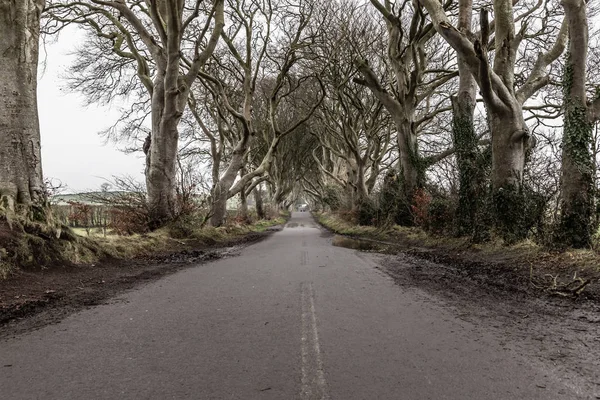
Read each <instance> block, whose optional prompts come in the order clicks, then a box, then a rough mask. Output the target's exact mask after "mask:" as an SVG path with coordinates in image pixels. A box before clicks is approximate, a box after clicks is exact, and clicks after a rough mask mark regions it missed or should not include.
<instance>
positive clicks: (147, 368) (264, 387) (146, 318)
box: [0, 213, 585, 400]
mask: <svg viewBox="0 0 600 400" xmlns="http://www.w3.org/2000/svg"><path fill="white" fill-rule="evenodd" d="M325 236H326V235H324V234H323V231H322V230H320V229H319V228H318V227H317V225H316V224H315V222H314V221H313V220H312V219H311V217H310V216H309V215H308V213H294V215H293V218H292V219H291V220H290V221H289V222H288V224H287V226H286V228H285V229H284V230H282V231H281V232H278V233H276V234H274V235H273V236H271V237H270V238H269V239H267V240H265V241H263V242H261V243H258V244H255V245H252V246H249V247H247V248H245V249H243V250H242V252H241V254H240V255H239V256H237V257H231V258H225V259H221V260H217V261H215V262H212V263H209V264H204V265H199V266H197V267H192V268H189V269H186V270H183V271H180V272H178V273H176V274H174V275H171V276H168V277H166V278H163V279H161V280H159V281H156V282H154V283H150V284H148V285H146V286H143V287H141V288H139V289H137V290H134V291H131V292H128V293H125V294H123V295H121V296H119V297H117V298H115V299H113V300H111V301H110V302H108V304H103V305H100V306H97V307H94V308H91V309H88V310H84V311H82V312H79V313H77V314H74V315H71V316H70V317H68V318H66V319H65V320H63V321H62V322H61V323H59V324H56V325H51V326H47V327H45V328H42V329H40V330H37V331H35V332H31V333H28V334H24V335H21V336H19V337H17V338H12V339H9V340H5V341H3V342H0V398H1V399H11V400H17V399H45V400H46V399H61V400H63V399H78V400H81V399H265V400H266V399H277V400H288V399H290V400H292V399H299V400H308V399H311V400H313V399H332V400H335V399H337V400H354V399H357V400H358V399H361V400H362V399H364V400H371V399H375V400H386V399H394V400H395V399H398V400H424V399H436V400H438V399H461V400H464V399H477V400H485V399H490V400H502V399H519V400H521V399H543V400H551V399H577V398H585V397H580V396H578V394H577V393H576V392H575V391H574V390H575V389H573V388H571V387H570V386H568V384H567V383H566V382H562V380H561V379H558V378H557V377H555V376H553V374H552V373H551V371H549V370H546V369H545V368H544V367H543V366H541V365H540V364H539V363H536V362H533V361H532V360H530V359H528V358H527V357H526V356H525V355H521V354H517V353H516V352H514V351H512V350H510V349H508V348H507V347H506V346H505V344H504V341H503V338H502V337H501V336H499V335H498V334H497V332H494V331H491V330H490V331H488V330H487V329H486V326H483V325H477V324H476V323H472V322H465V321H463V320H461V319H459V318H458V317H457V316H456V315H455V314H456V313H454V312H453V311H452V309H451V308H450V307H445V306H444V304H443V302H442V301H441V300H439V299H436V298H435V297H433V296H430V295H427V294H426V293H424V292H421V291H420V290H418V289H410V290H407V289H403V288H400V287H398V286H396V285H394V283H393V282H392V280H391V279H390V278H388V277H387V276H386V275H385V274H384V273H382V272H380V271H379V270H377V269H376V268H375V267H376V264H375V261H374V260H375V258H373V257H371V256H370V255H368V254H364V253H358V252H356V251H354V250H350V249H345V248H340V247H334V246H332V244H331V238H327V237H325Z"/></svg>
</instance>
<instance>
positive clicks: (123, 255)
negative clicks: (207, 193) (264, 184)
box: [0, 215, 287, 280]
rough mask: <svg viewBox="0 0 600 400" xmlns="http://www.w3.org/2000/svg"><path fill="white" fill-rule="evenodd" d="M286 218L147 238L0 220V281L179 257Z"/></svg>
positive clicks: (191, 224)
mask: <svg viewBox="0 0 600 400" xmlns="http://www.w3.org/2000/svg"><path fill="white" fill-rule="evenodd" d="M286 218H287V216H286V215H281V216H279V217H278V218H274V219H270V220H258V221H254V222H251V223H248V224H241V223H235V222H233V223H230V224H227V225H226V226H222V227H217V228H215V227H210V226H206V227H199V226H198V225H197V223H196V222H195V221H192V220H188V221H178V222H175V223H173V224H171V225H169V226H166V227H164V228H161V229H159V230H156V231H154V232H150V233H146V234H133V235H118V234H114V233H112V232H111V231H110V230H109V231H108V232H106V234H105V232H104V231H103V230H102V229H81V228H75V229H72V228H68V227H60V226H51V225H43V224H38V223H34V222H30V221H25V220H18V219H14V218H13V219H12V220H9V219H7V218H6V217H5V216H4V217H2V218H0V280H2V279H7V278H8V277H10V276H11V275H12V274H14V273H17V272H18V271H20V270H27V271H36V270H40V271H42V270H48V269H52V268H55V267H60V266H64V265H69V266H74V265H89V264H96V263H101V262H102V261H103V260H107V259H117V260H127V259H134V258H144V257H151V256H155V255H158V254H165V253H174V252H178V251H184V250H191V249H198V248H207V247H219V246H226V245H228V244H229V243H234V242H237V241H243V239H244V238H245V237H247V236H251V235H255V234H260V233H262V232H265V231H266V230H268V229H270V228H271V227H273V226H276V225H281V224H283V223H285V221H286Z"/></svg>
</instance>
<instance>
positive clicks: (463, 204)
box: [452, 0, 486, 240]
mask: <svg viewBox="0 0 600 400" xmlns="http://www.w3.org/2000/svg"><path fill="white" fill-rule="evenodd" d="M458 7H459V10H458V30H459V31H460V32H463V33H464V34H466V35H468V36H471V35H472V32H471V27H472V26H471V20H472V18H473V0H459V3H458ZM458 76H459V84H458V85H459V86H458V93H457V94H456V95H455V96H452V139H453V140H452V141H453V143H454V148H455V149H456V166H457V169H458V176H459V178H458V179H459V193H458V208H457V213H456V214H457V215H456V216H457V218H456V219H457V221H456V225H457V233H458V234H459V235H473V236H474V238H475V239H476V240H479V239H481V238H482V235H483V232H482V231H483V230H485V229H486V227H484V226H483V225H484V224H483V223H482V222H483V221H482V220H481V219H480V218H479V217H480V215H479V212H480V209H481V207H482V204H481V203H482V201H483V198H484V196H485V190H486V188H485V175H484V168H483V167H482V165H481V158H482V156H481V154H480V152H479V150H478V147H477V145H478V141H479V139H478V137H477V133H476V132H475V125H474V121H473V114H474V112H475V105H476V100H477V98H476V96H477V82H476V81H475V78H474V77H473V74H472V73H471V70H470V68H469V64H468V62H467V60H466V59H465V57H464V56H463V55H462V54H458Z"/></svg>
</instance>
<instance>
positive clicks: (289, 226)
mask: <svg viewBox="0 0 600 400" xmlns="http://www.w3.org/2000/svg"><path fill="white" fill-rule="evenodd" d="M298 226H300V224H298V223H297V222H290V223H288V224H287V225H286V226H285V227H286V228H297V227H298Z"/></svg>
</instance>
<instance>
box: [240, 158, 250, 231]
mask: <svg viewBox="0 0 600 400" xmlns="http://www.w3.org/2000/svg"><path fill="white" fill-rule="evenodd" d="M245 174H246V168H244V167H242V169H240V177H243V176H244V175H245ZM238 218H239V219H241V220H242V221H243V222H245V223H246V222H248V198H247V196H246V188H244V189H242V190H241V191H240V207H239V209H238Z"/></svg>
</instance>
